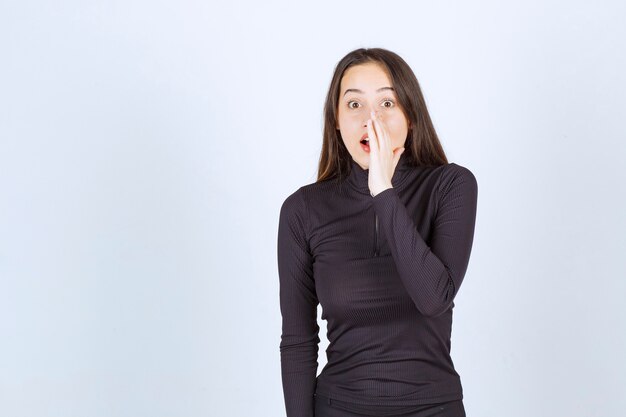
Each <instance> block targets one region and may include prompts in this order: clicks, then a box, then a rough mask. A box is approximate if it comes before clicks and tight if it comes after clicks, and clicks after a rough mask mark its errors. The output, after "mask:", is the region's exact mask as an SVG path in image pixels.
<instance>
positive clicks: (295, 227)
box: [277, 189, 320, 417]
mask: <svg viewBox="0 0 626 417" xmlns="http://www.w3.org/2000/svg"><path fill="white" fill-rule="evenodd" d="M307 229H308V219H307V207H306V204H305V201H304V195H303V193H302V190H301V189H300V190H298V191H296V192H295V193H294V194H292V195H290V196H289V197H287V199H286V200H285V202H284V203H283V205H282V207H281V210H280V220H279V226H278V252H277V253H278V275H279V281H280V311H281V315H282V335H281V342H280V355H281V356H280V358H281V373H282V383H283V394H284V398H285V408H286V411H287V417H314V414H315V405H314V397H313V393H314V392H315V386H316V373H317V366H318V362H317V358H318V347H319V341H320V339H319V336H318V335H319V326H318V324H317V305H318V303H319V302H318V299H317V294H316V292H315V282H314V280H313V266H312V258H311V254H310V253H309V247H308V243H307V238H306V230H307Z"/></svg>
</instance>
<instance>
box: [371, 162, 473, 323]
mask: <svg viewBox="0 0 626 417" xmlns="http://www.w3.org/2000/svg"><path fill="white" fill-rule="evenodd" d="M437 195H438V198H439V205H438V209H437V213H436V216H435V219H434V224H433V232H432V239H431V246H430V247H429V246H428V245H427V244H426V242H425V241H424V239H423V238H422V236H420V234H419V233H418V231H417V228H416V226H415V223H414V221H413V219H412V218H411V217H410V216H409V214H408V213H407V209H406V207H405V206H404V204H402V201H400V198H399V196H398V194H397V191H396V189H394V188H388V189H385V190H384V191H381V192H380V193H378V194H376V195H375V196H374V197H373V205H374V210H375V211H376V213H377V215H378V219H379V222H380V227H381V229H382V230H383V233H384V234H385V236H386V238H387V242H388V244H389V247H390V250H391V254H392V256H393V259H394V261H395V264H396V267H397V269H398V273H399V274H400V277H401V279H402V282H403V283H404V286H405V287H406V289H407V291H408V293H409V295H410V296H411V298H412V299H413V302H414V303H415V306H416V307H417V309H418V310H419V311H420V312H421V313H422V314H423V315H425V316H432V317H434V316H438V315H439V314H441V313H443V312H445V311H446V310H447V309H448V307H449V306H450V304H451V303H452V301H453V300H454V297H455V295H456V294H457V292H458V290H459V287H460V286H461V282H462V281H463V277H464V276H465V271H466V270H467V265H468V262H469V258H470V253H471V250H472V242H473V238H474V226H475V220H476V206H477V199H478V184H477V182H476V178H475V177H474V175H473V174H472V172H471V171H470V170H469V169H467V168H465V167H463V166H460V165H457V164H448V165H447V166H445V167H443V171H442V174H441V177H440V180H439V182H438V192H437Z"/></svg>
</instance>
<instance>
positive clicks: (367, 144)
mask: <svg viewBox="0 0 626 417" xmlns="http://www.w3.org/2000/svg"><path fill="white" fill-rule="evenodd" d="M361 148H363V150H364V151H365V152H369V151H370V140H369V138H368V137H365V138H363V139H361Z"/></svg>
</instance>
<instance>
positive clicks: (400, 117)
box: [336, 63, 409, 169]
mask: <svg viewBox="0 0 626 417" xmlns="http://www.w3.org/2000/svg"><path fill="white" fill-rule="evenodd" d="M371 110H373V111H374V112H375V113H377V114H378V116H379V118H380V119H381V120H382V123H383V126H384V128H385V129H386V130H387V134H388V135H389V139H390V140H391V147H392V149H393V150H396V149H397V148H401V147H403V146H404V142H405V141H406V137H407V134H408V131H409V123H408V120H407V118H406V116H405V115H404V111H403V109H402V108H401V107H400V104H399V103H398V100H397V98H396V94H395V91H394V90H393V86H392V84H391V81H390V79H389V77H388V76H387V73H386V72H385V71H384V70H383V68H382V67H381V66H380V64H377V63H367V64H359V65H355V66H352V67H350V68H348V69H347V70H346V71H345V72H344V74H343V78H342V79H341V83H340V90H339V103H338V110H337V126H336V128H337V129H339V131H340V132H341V138H342V140H343V143H344V145H346V148H347V149H348V152H350V155H351V156H352V159H354V161H355V162H356V163H358V164H359V165H360V166H361V168H363V169H369V149H367V147H366V146H363V145H362V144H361V138H362V137H363V135H364V134H366V133H367V120H368V119H369V118H370V111H371Z"/></svg>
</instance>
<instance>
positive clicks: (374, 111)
mask: <svg viewBox="0 0 626 417" xmlns="http://www.w3.org/2000/svg"><path fill="white" fill-rule="evenodd" d="M372 113H374V116H375V117H376V118H377V119H380V118H381V114H380V113H379V112H378V110H374V109H370V110H369V111H368V112H367V118H366V119H365V120H364V121H363V127H366V126H367V121H368V120H369V119H371V118H372Z"/></svg>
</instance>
